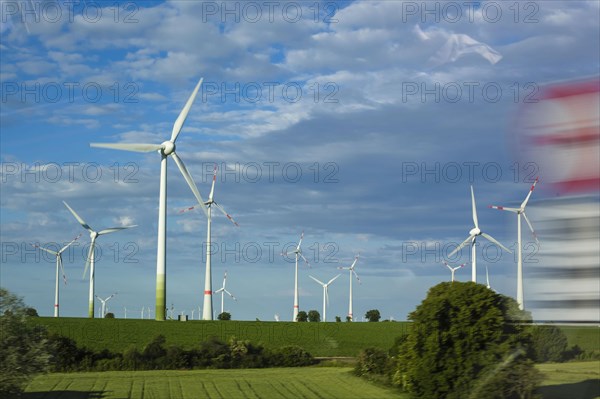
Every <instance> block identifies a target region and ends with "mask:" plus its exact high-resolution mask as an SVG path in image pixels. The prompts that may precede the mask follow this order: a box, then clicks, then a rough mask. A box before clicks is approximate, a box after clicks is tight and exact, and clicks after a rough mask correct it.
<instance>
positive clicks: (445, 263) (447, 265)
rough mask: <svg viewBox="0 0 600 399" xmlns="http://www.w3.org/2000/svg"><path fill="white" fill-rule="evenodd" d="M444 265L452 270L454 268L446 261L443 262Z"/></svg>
mask: <svg viewBox="0 0 600 399" xmlns="http://www.w3.org/2000/svg"><path fill="white" fill-rule="evenodd" d="M442 263H443V264H444V265H446V267H447V268H448V269H450V270H452V266H450V265H449V264H448V263H447V262H446V261H442Z"/></svg>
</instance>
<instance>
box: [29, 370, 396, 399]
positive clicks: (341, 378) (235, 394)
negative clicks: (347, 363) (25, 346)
mask: <svg viewBox="0 0 600 399" xmlns="http://www.w3.org/2000/svg"><path fill="white" fill-rule="evenodd" d="M350 370H351V369H349V368H339V367H307V368H293V369H289V368H278V369H260V370H259V369H247V370H196V371H137V372H104V373H69V374H47V375H43V376H39V377H37V378H36V379H35V380H33V381H32V382H31V384H29V386H28V387H27V390H26V393H25V394H24V395H23V398H25V399H54V398H56V399H58V398H70V399H99V398H102V399H117V398H118V399H124V398H170V399H198V398H207V399H213V398H224V399H237V398H290V399H300V398H332V399H334V398H340V399H342V398H343V399H346V398H356V397H360V398H364V399H367V398H377V399H381V398H405V396H404V395H402V394H400V393H398V392H397V391H395V390H393V389H387V388H382V387H379V386H376V385H373V384H371V383H369V382H368V381H366V380H364V379H362V378H358V377H355V376H353V375H351V374H350Z"/></svg>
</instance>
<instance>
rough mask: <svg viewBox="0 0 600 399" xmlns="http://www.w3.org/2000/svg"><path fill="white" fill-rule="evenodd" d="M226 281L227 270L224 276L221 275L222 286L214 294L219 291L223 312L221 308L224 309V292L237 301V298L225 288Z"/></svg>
mask: <svg viewBox="0 0 600 399" xmlns="http://www.w3.org/2000/svg"><path fill="white" fill-rule="evenodd" d="M226 282H227V271H225V277H223V286H222V287H221V288H219V289H218V290H216V291H215V294H218V293H219V292H220V293H221V313H223V309H224V307H223V304H224V302H225V293H227V295H229V296H230V297H231V299H233V300H234V301H237V299H236V298H235V297H234V296H233V295H232V294H231V292H229V291H227V289H226V288H225V283H226Z"/></svg>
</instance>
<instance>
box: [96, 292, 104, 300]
mask: <svg viewBox="0 0 600 399" xmlns="http://www.w3.org/2000/svg"><path fill="white" fill-rule="evenodd" d="M94 296H95V297H96V298H98V299H99V300H100V301H103V300H104V299H102V298H100V297H99V296H98V295H95V294H94Z"/></svg>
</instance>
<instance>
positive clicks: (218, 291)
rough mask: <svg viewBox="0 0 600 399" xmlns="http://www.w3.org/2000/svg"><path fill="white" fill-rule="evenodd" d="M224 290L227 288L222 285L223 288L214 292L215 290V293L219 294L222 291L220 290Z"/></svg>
mask: <svg viewBox="0 0 600 399" xmlns="http://www.w3.org/2000/svg"><path fill="white" fill-rule="evenodd" d="M224 290H225V288H222V287H221V288H219V289H218V290H216V291H214V292H213V294H218V293H220V292H222V291H224Z"/></svg>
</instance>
